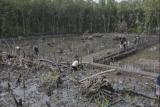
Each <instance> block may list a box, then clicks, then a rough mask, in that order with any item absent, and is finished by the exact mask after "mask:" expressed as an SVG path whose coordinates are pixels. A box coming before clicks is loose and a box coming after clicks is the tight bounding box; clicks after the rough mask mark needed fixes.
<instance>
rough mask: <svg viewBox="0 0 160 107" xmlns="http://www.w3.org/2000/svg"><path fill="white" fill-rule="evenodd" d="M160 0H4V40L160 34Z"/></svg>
mask: <svg viewBox="0 0 160 107" xmlns="http://www.w3.org/2000/svg"><path fill="white" fill-rule="evenodd" d="M158 28H160V0H128V1H121V2H119V3H118V2H116V1H115V0H99V3H95V2H94V1H93V0H0V36H7V35H22V34H24V35H26V34H30V33H46V32H55V33H59V32H85V31H86V30H89V31H90V32H136V33H147V34H150V33H154V34H159V32H160V31H159V29H158Z"/></svg>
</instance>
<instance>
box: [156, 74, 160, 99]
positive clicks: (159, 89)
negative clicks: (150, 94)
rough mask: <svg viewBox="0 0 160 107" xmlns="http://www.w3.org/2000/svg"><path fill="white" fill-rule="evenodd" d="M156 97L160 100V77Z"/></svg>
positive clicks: (159, 77)
mask: <svg viewBox="0 0 160 107" xmlns="http://www.w3.org/2000/svg"><path fill="white" fill-rule="evenodd" d="M156 95H157V99H158V100H159V99H160V75H159V76H158V77H157V85H156Z"/></svg>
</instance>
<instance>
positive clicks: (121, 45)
mask: <svg viewBox="0 0 160 107" xmlns="http://www.w3.org/2000/svg"><path fill="white" fill-rule="evenodd" d="M122 48H123V40H122V39H121V41H120V49H122Z"/></svg>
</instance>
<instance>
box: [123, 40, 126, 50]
mask: <svg viewBox="0 0 160 107" xmlns="http://www.w3.org/2000/svg"><path fill="white" fill-rule="evenodd" d="M123 48H124V49H125V48H126V40H124V41H123Z"/></svg>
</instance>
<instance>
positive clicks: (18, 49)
mask: <svg viewBox="0 0 160 107" xmlns="http://www.w3.org/2000/svg"><path fill="white" fill-rule="evenodd" d="M15 48H16V52H17V55H19V56H20V47H19V46H16V47H15Z"/></svg>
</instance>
